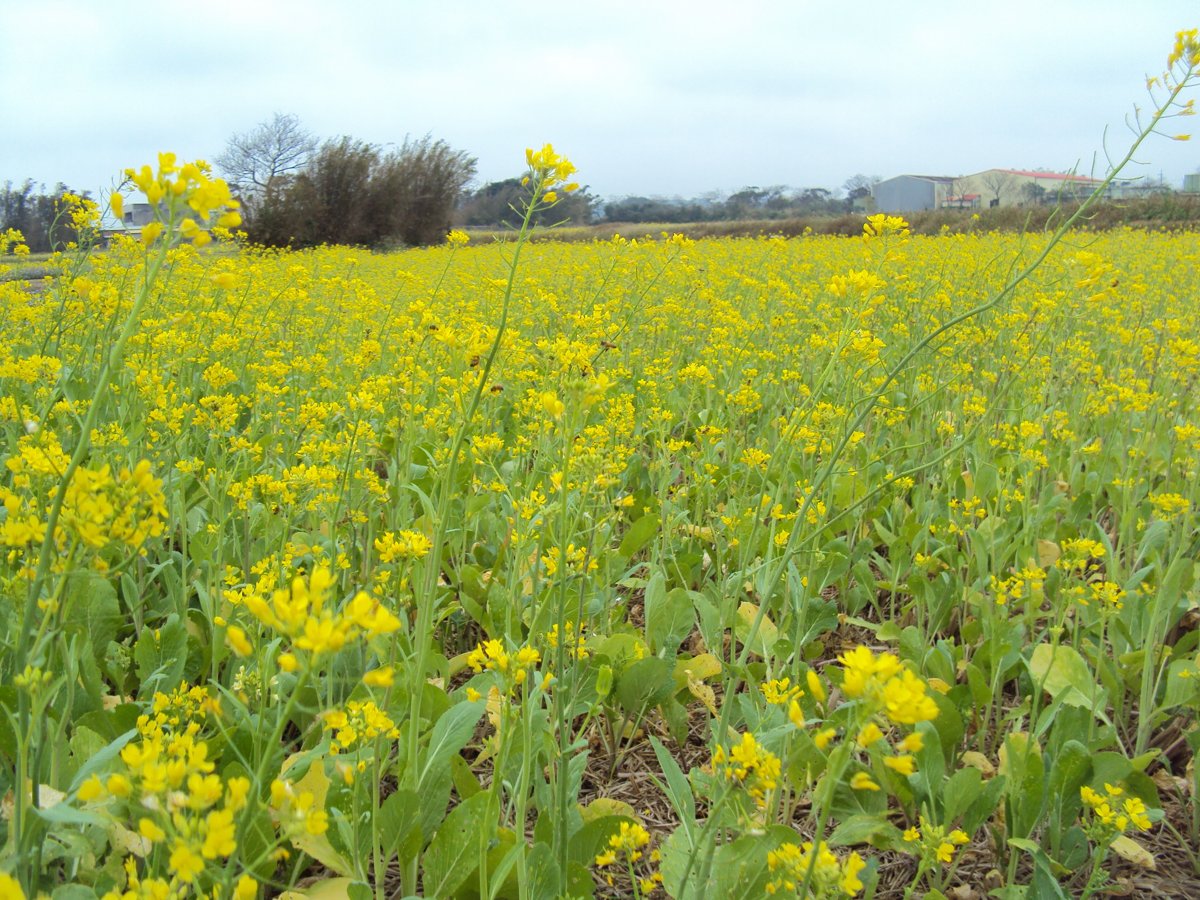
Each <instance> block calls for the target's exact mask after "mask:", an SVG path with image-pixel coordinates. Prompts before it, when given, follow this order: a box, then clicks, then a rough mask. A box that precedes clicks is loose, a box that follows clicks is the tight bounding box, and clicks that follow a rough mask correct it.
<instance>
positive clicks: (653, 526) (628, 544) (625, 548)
mask: <svg viewBox="0 0 1200 900" xmlns="http://www.w3.org/2000/svg"><path fill="white" fill-rule="evenodd" d="M656 534H658V516H656V515H655V514H654V513H647V514H646V515H644V516H642V517H641V518H640V519H638V520H637V521H636V522H634V523H633V524H632V525H630V526H629V530H628V531H626V532H625V536H624V537H623V538H621V544H620V546H619V547H618V548H617V553H618V554H620V556H621V558H622V559H626V560H627V559H630V558H631V557H632V556H634V554H636V553H637V552H638V551H639V550H641V549H642V548H643V547H645V546H646V545H647V544H649V543H650V541H652V540H653V539H654V536H655V535H656Z"/></svg>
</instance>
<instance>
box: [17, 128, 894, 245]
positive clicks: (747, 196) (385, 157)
mask: <svg viewBox="0 0 1200 900" xmlns="http://www.w3.org/2000/svg"><path fill="white" fill-rule="evenodd" d="M214 163H215V165H216V169H217V172H218V173H219V174H220V175H221V176H222V177H224V178H225V180H226V181H228V182H229V185H230V187H231V188H232V189H233V191H234V193H235V195H236V196H237V197H238V199H239V200H240V201H241V203H242V218H243V228H244V230H245V231H246V234H247V237H248V238H249V240H250V241H251V242H253V243H256V244H262V245H265V246H290V247H295V248H303V247H312V246H316V245H319V244H352V245H359V246H366V247H373V248H380V247H384V248H386V247H399V246H414V247H415V246H427V245H431V244H436V243H439V242H441V241H442V240H444V238H445V236H446V234H447V232H448V231H449V230H450V228H451V227H452V226H455V225H461V226H466V227H481V228H502V227H505V226H512V225H516V224H519V222H520V217H521V213H520V212H519V211H520V210H523V208H524V206H525V200H526V199H527V198H526V194H527V191H528V188H527V187H526V186H524V185H523V184H522V183H521V178H520V177H519V176H516V177H512V178H507V179H503V180H501V181H495V182H491V183H488V184H484V185H482V186H480V187H477V188H474V189H472V190H468V186H469V185H470V184H471V182H472V180H473V179H474V177H475V173H476V160H475V158H474V157H473V156H471V155H469V154H468V153H466V152H465V151H462V150H456V149H454V148H452V147H451V146H450V145H449V144H447V143H446V142H445V141H442V140H435V139H434V138H433V137H432V136H430V135H426V136H424V137H421V138H415V139H413V138H408V139H406V140H405V141H404V142H403V143H402V144H401V145H400V146H399V147H393V148H392V149H386V148H383V147H380V146H377V145H375V144H370V143H367V142H365V141H361V140H358V139H355V138H352V137H338V138H330V139H326V140H324V141H321V140H319V139H318V138H317V137H315V136H314V135H313V134H312V133H310V132H309V131H308V130H306V129H305V128H304V127H303V125H302V124H301V122H300V120H299V119H298V118H297V117H296V116H293V115H284V114H281V113H276V114H275V115H274V116H273V118H271V119H270V120H268V121H265V122H263V123H261V124H260V125H258V126H256V127H255V128H253V129H251V130H250V131H247V132H243V133H239V134H235V135H233V136H232V137H231V138H230V139H229V141H228V143H227V144H226V146H225V148H224V150H223V151H222V152H221V153H220V154H219V155H218V156H217V157H216V158H215V159H214ZM873 180H874V181H877V180H878V179H868V178H866V176H863V175H856V176H854V177H853V178H851V179H850V180H848V181H847V182H846V184H845V185H843V190H844V193H845V196H844V197H841V196H835V194H834V193H833V192H831V191H829V190H826V189H824V188H802V189H793V188H789V187H786V186H773V187H766V188H760V187H746V188H743V189H742V190H740V191H736V192H734V193H732V194H730V195H728V196H721V195H716V194H709V195H705V196H703V197H698V198H689V199H684V198H680V197H638V196H630V197H620V198H616V199H612V200H608V201H604V200H602V199H601V198H599V197H596V196H595V195H593V194H592V193H590V192H589V191H588V190H587V189H586V188H585V189H583V190H580V191H576V192H574V193H572V194H570V195H564V196H563V197H562V198H561V199H560V201H559V203H557V204H556V205H555V206H554V207H553V208H552V209H547V210H542V211H539V213H538V214H537V215H538V218H537V221H535V223H534V224H535V225H544V226H548V225H554V224H572V225H588V224H594V223H606V222H637V223H641V222H663V223H680V222H713V221H730V220H733V221H736V220H747V219H787V218H796V217H800V216H814V215H815V216H821V215H838V214H841V213H844V212H847V211H849V210H850V209H851V208H852V206H853V202H854V200H855V199H856V198H857V197H862V196H865V195H867V194H869V193H870V186H871V184H872V182H873ZM66 190H67V188H66V186H65V185H62V184H60V185H58V186H56V187H55V189H54V190H53V191H51V192H47V191H46V190H45V188H44V187H40V188H39V187H38V186H36V185H35V184H34V183H33V182H32V181H26V182H25V183H24V184H22V185H21V186H19V187H16V186H14V185H13V184H12V183H11V182H6V183H5V184H4V188H3V192H0V231H3V230H4V229H6V228H17V229H18V230H20V231H21V232H22V233H23V234H24V235H25V237H26V239H27V243H28V245H29V247H30V249H31V250H33V251H34V252H42V251H48V250H51V249H54V248H56V247H57V246H61V245H62V244H64V243H66V242H67V241H71V240H74V239H75V235H74V234H73V232H72V231H71V230H70V228H69V224H70V223H69V222H64V221H62V219H63V217H62V216H61V209H62V201H61V197H62V195H63V193H64V192H65V191H66Z"/></svg>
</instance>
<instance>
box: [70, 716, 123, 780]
mask: <svg viewBox="0 0 1200 900" xmlns="http://www.w3.org/2000/svg"><path fill="white" fill-rule="evenodd" d="M135 737H137V730H136V729H133V730H131V731H127V732H125V733H124V734H122V735H121V736H120V737H118V738H116V740H114V741H112V742H111V743H109V745H108V746H107V747H105V748H104V749H103V750H101V751H100V752H98V753H95V754H93V755H92V757H91V758H90V759H89V760H88V761H87V762H85V763H84V764H83V765H82V766H80V767H79V770H78V771H77V772H76V773H75V777H74V778H72V779H71V787H70V788H69V789H68V790H67V793H68V794H73V793H75V792H76V791H77V790H79V786H80V785H81V784H83V783H84V782H85V781H87V779H88V778H89V777H90V776H91V775H92V774H93V773H96V772H100V771H103V769H104V768H105V767H106V766H107V765H108V764H109V763H110V762H112V761H113V760H114V759H116V758H117V754H119V753H120V752H121V750H122V749H123V748H124V747H125V745H126V744H128V743H129V742H130V741H132V740H133V739H134V738H135Z"/></svg>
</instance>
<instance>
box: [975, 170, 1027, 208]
mask: <svg viewBox="0 0 1200 900" xmlns="http://www.w3.org/2000/svg"><path fill="white" fill-rule="evenodd" d="M979 183H980V184H982V185H983V186H984V187H985V188H987V189H988V190H989V191H991V192H992V202H991V203H990V204H989V205H990V206H999V205H1000V198H1001V197H1002V196H1004V195H1005V194H1008V193H1009V192H1011V191H1013V190H1015V189H1016V187H1017V184H1018V180H1017V177H1016V176H1015V175H1013V174H1012V173H1011V172H1005V171H1004V170H1003V169H989V170H988V171H987V172H984V173H983V174H982V175H980V176H979Z"/></svg>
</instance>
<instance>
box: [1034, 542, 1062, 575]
mask: <svg viewBox="0 0 1200 900" xmlns="http://www.w3.org/2000/svg"><path fill="white" fill-rule="evenodd" d="M1060 556H1062V551H1061V550H1060V549H1059V548H1058V544H1056V543H1054V541H1038V542H1037V558H1038V565H1039V566H1041V567H1042V568H1043V569H1048V568H1050V567H1051V566H1052V565H1054V564H1055V563H1056V562H1058V558H1059V557H1060Z"/></svg>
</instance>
